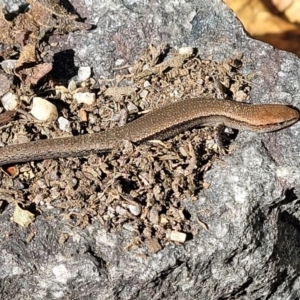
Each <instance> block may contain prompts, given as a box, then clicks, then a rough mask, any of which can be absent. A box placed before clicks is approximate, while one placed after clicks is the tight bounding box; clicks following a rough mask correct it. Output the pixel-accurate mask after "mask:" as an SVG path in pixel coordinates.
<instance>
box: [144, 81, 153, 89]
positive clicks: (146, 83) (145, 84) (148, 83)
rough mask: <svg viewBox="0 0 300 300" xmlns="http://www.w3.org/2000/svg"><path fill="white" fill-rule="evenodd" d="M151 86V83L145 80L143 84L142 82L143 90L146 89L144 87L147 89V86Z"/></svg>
mask: <svg viewBox="0 0 300 300" xmlns="http://www.w3.org/2000/svg"><path fill="white" fill-rule="evenodd" d="M150 85H151V83H150V82H149V81H148V80H146V81H145V82H144V88H146V87H148V86H150Z"/></svg>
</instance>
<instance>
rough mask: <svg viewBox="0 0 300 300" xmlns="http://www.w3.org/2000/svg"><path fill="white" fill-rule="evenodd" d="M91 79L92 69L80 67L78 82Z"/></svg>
mask: <svg viewBox="0 0 300 300" xmlns="http://www.w3.org/2000/svg"><path fill="white" fill-rule="evenodd" d="M90 77H91V68H90V67H80V68H79V69H78V81H79V82H82V81H85V80H87V79H89V78H90Z"/></svg>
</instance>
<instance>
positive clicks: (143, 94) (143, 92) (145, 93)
mask: <svg viewBox="0 0 300 300" xmlns="http://www.w3.org/2000/svg"><path fill="white" fill-rule="evenodd" d="M148 94H149V92H148V91H147V90H142V91H141V93H140V96H141V98H146V97H147V95H148Z"/></svg>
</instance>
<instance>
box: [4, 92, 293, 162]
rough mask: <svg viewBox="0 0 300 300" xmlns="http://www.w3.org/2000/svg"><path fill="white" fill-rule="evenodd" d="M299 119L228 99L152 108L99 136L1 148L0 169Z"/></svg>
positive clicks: (283, 110) (286, 111)
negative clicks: (191, 132)
mask: <svg viewBox="0 0 300 300" xmlns="http://www.w3.org/2000/svg"><path fill="white" fill-rule="evenodd" d="M298 119H299V113H298V111H297V110H295V109H293V108H290V107H288V106H285V105H280V104H260V105H254V104H246V103H239V102H235V101H229V100H216V99H198V98H191V99H188V100H182V101H178V102H175V103H172V104H170V105H167V106H165V107H162V108H159V109H155V110H153V111H151V112H149V113H148V114H145V115H144V116H142V117H140V118H138V119H137V120H135V121H133V122H130V123H128V124H126V125H125V126H123V127H117V128H113V129H110V130H107V131H104V132H102V133H97V134H91V135H90V134H86V135H80V136H73V137H64V138H57V139H49V140H39V141H34V142H29V143H24V144H16V145H10V146H6V147H3V148H1V149H0V166H2V165H6V164H12V163H18V162H26V161H32V160H43V159H47V158H59V157H71V156H85V155H88V154H89V153H91V152H107V151H110V150H111V149H113V148H114V147H117V146H118V145H119V144H120V142H121V141H122V140H130V141H132V142H143V141H146V140H151V139H167V138H170V137H173V136H175V135H176V134H178V133H180V132H183V131H186V130H188V129H191V128H193V127H199V126H217V125H220V124H223V125H225V126H226V127H230V128H234V129H238V130H240V129H241V130H251V131H256V132H269V131H276V130H280V129H283V128H285V127H287V126H290V125H292V124H293V123H295V122H297V121H298Z"/></svg>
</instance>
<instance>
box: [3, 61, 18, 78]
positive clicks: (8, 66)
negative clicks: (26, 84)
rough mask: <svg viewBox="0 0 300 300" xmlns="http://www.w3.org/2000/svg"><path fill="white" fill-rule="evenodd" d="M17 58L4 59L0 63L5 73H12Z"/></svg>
mask: <svg viewBox="0 0 300 300" xmlns="http://www.w3.org/2000/svg"><path fill="white" fill-rule="evenodd" d="M17 62H18V60H16V59H6V60H4V61H3V62H2V63H1V67H2V69H3V70H4V71H5V73H6V74H11V75H13V74H14V70H15V68H16V66H17Z"/></svg>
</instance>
